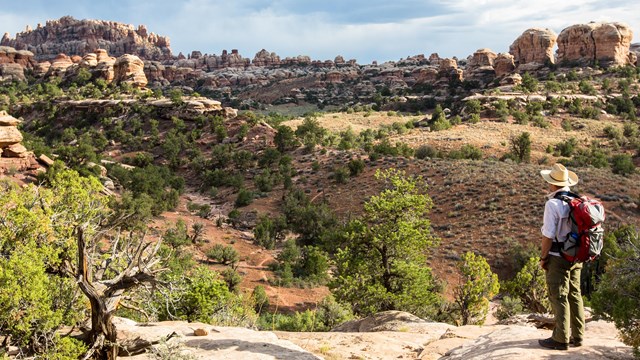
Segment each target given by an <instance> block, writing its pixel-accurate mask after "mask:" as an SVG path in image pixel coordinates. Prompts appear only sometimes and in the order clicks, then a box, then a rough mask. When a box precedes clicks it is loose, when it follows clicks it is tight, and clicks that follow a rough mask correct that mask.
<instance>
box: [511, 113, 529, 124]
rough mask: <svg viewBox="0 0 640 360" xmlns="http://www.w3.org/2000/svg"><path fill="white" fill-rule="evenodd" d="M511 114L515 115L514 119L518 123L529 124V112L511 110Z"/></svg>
mask: <svg viewBox="0 0 640 360" xmlns="http://www.w3.org/2000/svg"><path fill="white" fill-rule="evenodd" d="M511 116H513V120H514V121H515V123H516V124H519V125H527V124H528V123H529V114H527V113H525V112H523V111H519V110H514V111H512V112H511Z"/></svg>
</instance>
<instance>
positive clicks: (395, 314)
mask: <svg viewBox="0 0 640 360" xmlns="http://www.w3.org/2000/svg"><path fill="white" fill-rule="evenodd" d="M452 328H454V326H452V325H449V324H443V323H434V322H429V321H426V320H423V319H421V318H419V317H417V316H415V315H413V314H410V313H408V312H404V311H396V310H389V311H383V312H379V313H377V314H374V315H371V316H368V317H366V318H364V319H359V320H351V321H347V322H346V323H343V324H341V325H338V326H337V327H335V328H333V329H331V331H332V332H376V331H410V332H412V333H424V332H437V333H444V332H446V331H447V330H449V329H452Z"/></svg>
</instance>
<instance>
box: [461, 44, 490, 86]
mask: <svg viewBox="0 0 640 360" xmlns="http://www.w3.org/2000/svg"><path fill="white" fill-rule="evenodd" d="M496 56H497V55H496V53H494V52H493V51H491V50H490V49H478V50H477V51H476V52H474V53H473V55H472V56H470V57H469V58H468V62H467V67H466V69H465V71H464V77H465V79H469V80H475V81H479V82H481V83H484V84H487V83H489V82H491V81H493V79H495V77H496V72H495V70H494V68H493V65H494V62H495V59H496Z"/></svg>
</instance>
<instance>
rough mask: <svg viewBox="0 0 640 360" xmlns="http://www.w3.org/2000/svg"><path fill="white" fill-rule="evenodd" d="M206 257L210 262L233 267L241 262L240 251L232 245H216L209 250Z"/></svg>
mask: <svg viewBox="0 0 640 360" xmlns="http://www.w3.org/2000/svg"><path fill="white" fill-rule="evenodd" d="M206 256H207V259H209V260H213V261H214V262H217V263H220V264H223V265H231V266H234V265H235V264H236V263H237V262H238V261H239V260H240V255H238V251H236V249H234V248H233V246H231V245H227V246H224V245H222V244H215V245H213V247H212V248H211V249H209V250H207V252H206Z"/></svg>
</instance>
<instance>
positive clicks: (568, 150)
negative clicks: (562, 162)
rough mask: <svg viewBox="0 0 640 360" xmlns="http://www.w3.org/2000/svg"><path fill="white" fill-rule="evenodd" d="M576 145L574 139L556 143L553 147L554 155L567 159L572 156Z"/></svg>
mask: <svg viewBox="0 0 640 360" xmlns="http://www.w3.org/2000/svg"><path fill="white" fill-rule="evenodd" d="M577 145H578V140H576V138H569V139H567V140H565V141H563V142H560V143H557V144H556V145H555V146H554V149H555V153H556V154H558V155H560V156H565V157H569V156H571V155H573V152H574V151H575V149H576V146H577Z"/></svg>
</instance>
